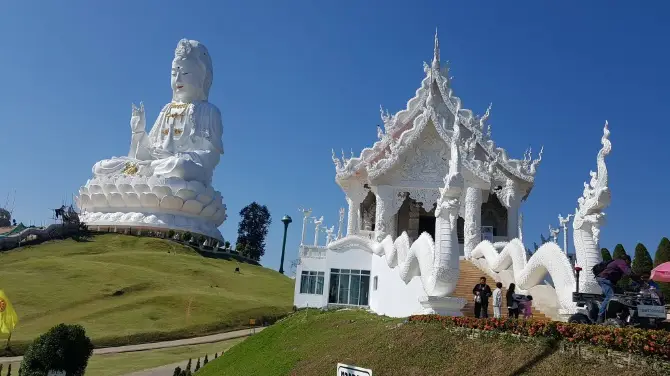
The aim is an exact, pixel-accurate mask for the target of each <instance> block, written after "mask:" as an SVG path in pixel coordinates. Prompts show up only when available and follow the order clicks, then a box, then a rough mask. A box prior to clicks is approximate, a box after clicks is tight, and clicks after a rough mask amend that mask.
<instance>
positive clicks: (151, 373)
mask: <svg viewBox="0 0 670 376" xmlns="http://www.w3.org/2000/svg"><path fill="white" fill-rule="evenodd" d="M204 358H205V356H204V355H203V356H202V358H201V359H204ZM208 358H209V359H211V360H213V359H214V354H208ZM196 362H197V359H192V360H191V367H195V363H196ZM187 364H188V359H186V360H182V361H181V362H179V363H173V364H168V365H166V366H160V367H156V368H151V369H145V370H144V371H137V372H133V373H128V374H125V375H124V376H172V375H173V374H174V369H175V368H177V367H181V368H182V369H185V368H186V365H187ZM201 364H202V360H201ZM194 369H195V368H191V370H194Z"/></svg>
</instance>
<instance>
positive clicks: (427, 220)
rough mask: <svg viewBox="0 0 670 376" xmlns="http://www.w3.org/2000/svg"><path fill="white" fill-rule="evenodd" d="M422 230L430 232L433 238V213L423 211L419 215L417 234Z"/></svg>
mask: <svg viewBox="0 0 670 376" xmlns="http://www.w3.org/2000/svg"><path fill="white" fill-rule="evenodd" d="M424 213H425V214H424ZM424 232H427V233H428V234H430V236H431V237H432V238H433V240H434V239H435V215H431V214H428V213H426V212H425V211H423V213H422V214H420V215H419V236H421V234H423V233H424Z"/></svg>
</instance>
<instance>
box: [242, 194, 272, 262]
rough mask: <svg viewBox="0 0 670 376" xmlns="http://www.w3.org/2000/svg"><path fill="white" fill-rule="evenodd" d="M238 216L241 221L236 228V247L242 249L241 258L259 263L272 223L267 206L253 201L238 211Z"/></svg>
mask: <svg viewBox="0 0 670 376" xmlns="http://www.w3.org/2000/svg"><path fill="white" fill-rule="evenodd" d="M240 216H241V217H242V220H240V224H239V226H238V228H237V246H238V247H239V246H240V245H242V246H243V247H244V250H243V252H241V253H242V255H243V256H245V257H248V258H250V259H252V260H255V261H259V260H260V259H261V257H262V256H263V255H264V254H265V237H266V236H267V234H268V227H269V226H270V224H271V223H272V217H271V216H270V211H269V210H268V208H267V206H265V205H263V206H261V205H259V204H258V203H257V202H255V201H254V202H252V203H251V204H249V205H247V206H245V207H244V208H243V209H242V210H241V211H240Z"/></svg>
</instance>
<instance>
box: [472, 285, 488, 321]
mask: <svg viewBox="0 0 670 376" xmlns="http://www.w3.org/2000/svg"><path fill="white" fill-rule="evenodd" d="M472 294H473V295H474V296H475V317H476V318H480V317H482V318H487V317H489V313H488V310H489V298H490V297H491V295H492V294H491V288H490V287H489V285H487V284H486V277H481V278H480V279H479V284H477V285H475V288H473V289H472Z"/></svg>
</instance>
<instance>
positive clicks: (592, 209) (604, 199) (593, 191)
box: [573, 122, 612, 229]
mask: <svg viewBox="0 0 670 376" xmlns="http://www.w3.org/2000/svg"><path fill="white" fill-rule="evenodd" d="M609 135H610V131H609V129H608V123H607V122H605V127H604V129H603V137H602V139H601V143H602V145H603V146H602V148H601V149H600V151H599V152H598V156H597V164H598V171H597V172H593V171H592V172H591V173H590V175H591V181H590V183H589V184H586V183H584V194H583V196H582V197H580V198H579V199H578V200H577V202H578V207H577V210H576V212H575V219H574V222H573V227H574V228H575V229H577V228H580V227H582V226H583V225H584V224H585V223H587V222H588V223H591V224H592V225H594V224H602V222H603V221H604V215H605V214H604V213H603V212H602V211H603V210H604V209H605V208H606V207H608V206H609V204H610V202H611V200H612V196H611V193H610V189H609V187H608V186H607V183H608V174H607V166H606V164H605V157H606V156H607V155H609V153H610V152H611V151H612V143H611V142H610V140H609Z"/></svg>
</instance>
